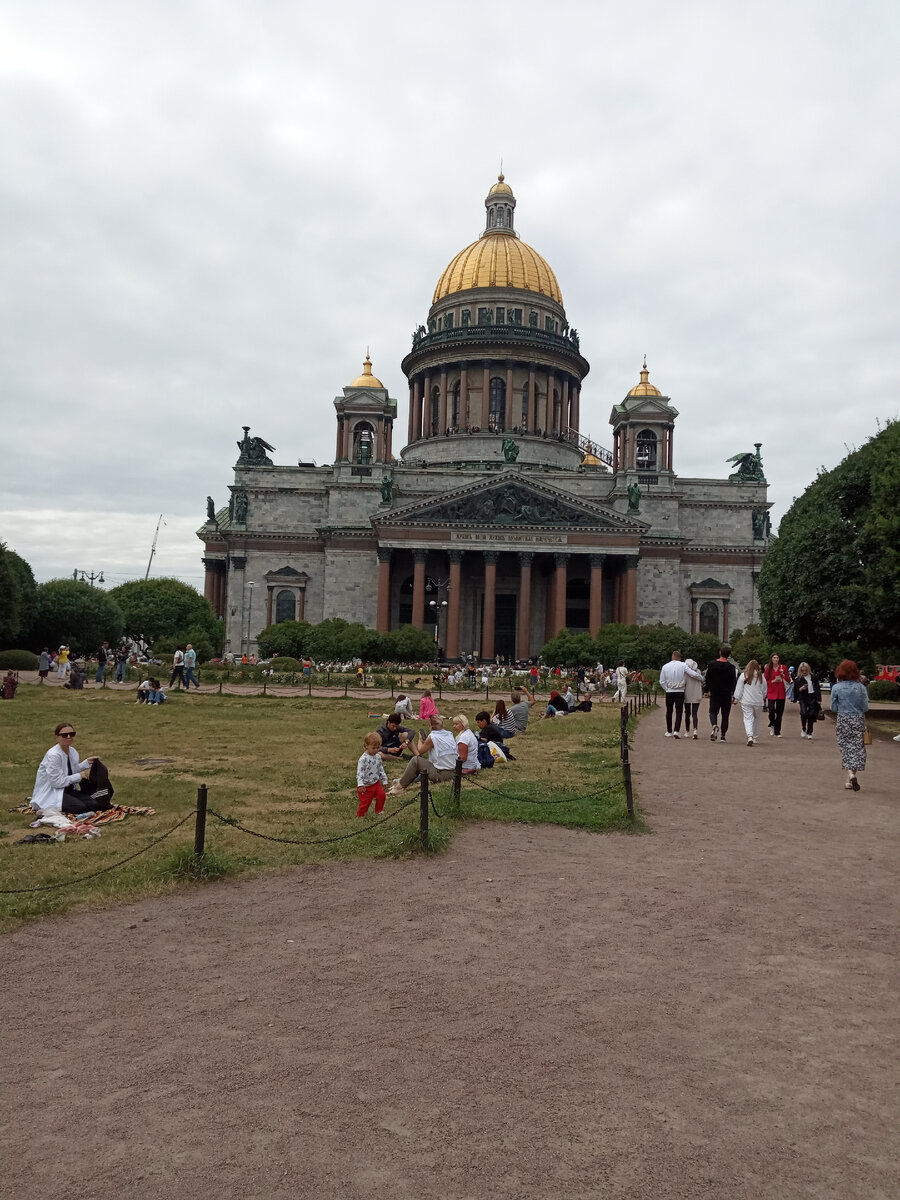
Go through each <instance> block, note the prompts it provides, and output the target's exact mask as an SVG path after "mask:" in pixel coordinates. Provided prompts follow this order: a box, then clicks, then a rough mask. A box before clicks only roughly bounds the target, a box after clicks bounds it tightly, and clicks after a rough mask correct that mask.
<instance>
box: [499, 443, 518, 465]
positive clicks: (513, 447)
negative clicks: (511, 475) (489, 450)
mask: <svg viewBox="0 0 900 1200" xmlns="http://www.w3.org/2000/svg"><path fill="white" fill-rule="evenodd" d="M503 457H504V458H505V459H506V461H507V462H508V463H514V462H515V461H516V459H517V458H518V457H519V447H518V445H517V444H516V443H515V442H514V441H513V440H512V438H504V439H503Z"/></svg>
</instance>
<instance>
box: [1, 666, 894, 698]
mask: <svg viewBox="0 0 900 1200" xmlns="http://www.w3.org/2000/svg"><path fill="white" fill-rule="evenodd" d="M0 657H2V655H0ZM0 665H2V664H0ZM868 690H869V699H870V700H897V699H898V698H900V688H898V687H897V685H896V683H894V682H893V680H891V679H873V680H872V682H871V683H870V684H869V689H868Z"/></svg>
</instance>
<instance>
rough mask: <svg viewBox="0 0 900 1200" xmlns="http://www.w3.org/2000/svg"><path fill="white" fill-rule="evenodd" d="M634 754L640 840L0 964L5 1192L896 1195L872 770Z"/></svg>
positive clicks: (892, 1050) (425, 864) (44, 932)
mask: <svg viewBox="0 0 900 1200" xmlns="http://www.w3.org/2000/svg"><path fill="white" fill-rule="evenodd" d="M797 724H798V722H797V721H796V720H793V721H789V725H790V730H789V732H790V736H789V737H786V738H784V739H782V740H781V741H775V740H774V739H769V738H765V739H764V744H762V745H760V746H759V747H757V748H755V749H753V750H750V749H747V747H746V746H744V744H743V740H742V739H740V738H738V737H735V738H734V740H733V741H730V742H729V744H728V745H727V746H722V745H718V744H715V745H714V744H712V743H710V742H709V741H708V740H707V739H706V738H704V739H703V740H701V741H699V742H685V741H681V742H675V741H674V740H673V739H665V738H663V737H662V728H663V726H662V714H661V712H657V713H654V714H653V715H652V716H650V717H649V718H647V719H645V721H644V722H643V724H642V726H641V728H640V731H639V733H638V735H637V738H636V746H635V754H634V761H635V764H636V780H637V785H638V788H639V792H640V796H641V799H642V802H643V805H644V808H645V811H646V812H647V814H648V821H649V824H650V827H651V829H652V833H650V834H649V835H647V836H642V837H630V836H622V835H602V836H598V835H592V834H588V833H583V832H572V831H567V830H562V829H554V828H535V827H524V826H509V825H497V826H494V825H489V824H478V825H474V824H473V825H471V826H468V827H466V828H465V829H464V830H463V831H462V832H461V833H460V834H459V835H458V836H457V837H456V839H455V840H454V842H453V845H452V848H451V850H450V851H449V852H448V853H447V854H446V855H444V856H442V857H440V858H436V859H433V860H423V859H415V860H410V861H398V862H388V863H360V864H351V865H335V866H329V867H318V868H304V869H296V870H291V871H287V872H283V873H279V874H277V875H274V876H269V877H266V878H264V879H261V880H249V881H243V882H233V883H225V884H221V885H213V886H208V887H205V888H201V889H197V890H193V891H190V892H185V893H184V894H182V895H179V896H177V897H174V898H168V899H165V900H161V901H146V902H142V903H138V904H131V905H127V906H123V907H120V908H118V909H115V910H108V911H106V912H101V913H97V914H92V915H89V916H87V917H85V916H83V915H82V916H80V917H77V918H62V919H56V920H50V921H45V922H40V923H36V924H32V925H29V926H27V927H25V928H23V929H21V930H19V931H18V932H16V933H14V934H12V935H10V936H8V937H6V938H4V939H3V940H2V942H0V953H2V957H3V989H2V996H3V1000H2V1004H3V1010H4V1024H3V1029H4V1031H5V1032H4V1038H3V1051H2V1053H3V1069H2V1072H0V1074H2V1077H3V1079H4V1095H3V1102H2V1105H0V1125H2V1159H3V1169H2V1175H0V1181H2V1182H0V1192H2V1194H3V1195H4V1196H6V1195H9V1196H11V1197H16V1198H17V1200H18V1198H22V1200H26V1198H30V1197H35V1198H38V1197H40V1198H41V1200H55V1198H57V1197H60V1198H61V1197H66V1198H67V1200H81V1198H88V1197H91V1198H97V1200H105V1198H107V1197H110V1198H112V1197H117V1198H120V1200H131V1198H138V1197H140V1198H147V1197H170V1198H174V1200H177V1198H179V1197H183V1196H187V1197H191V1198H192V1200H207V1198H212V1197H216V1198H217V1200H219V1198H223V1197H242V1198H243V1197H277V1198H281V1197H316V1198H323V1200H326V1198H331V1197H335V1198H337V1197H340V1198H345V1197H346V1198H356V1197H367V1198H373V1200H380V1198H388V1197H390V1198H394V1197H399V1198H403V1200H430V1198H432V1197H434V1198H438V1197H441V1198H442V1200H481V1198H483V1197H504V1198H505V1197H509V1198H514V1197H515V1198H519V1200H522V1198H527V1200H531V1198H541V1200H555V1198H557V1197H566V1198H576V1200H580V1198H587V1197H591V1198H594V1197H615V1198H631V1197H635V1198H636V1197H641V1198H644V1197H653V1198H657V1197H659V1198H665V1197H679V1198H681V1197H684V1198H695V1197H728V1198H739V1200H743V1198H747V1200H750V1198H751V1197H752V1198H760V1197H773V1198H774V1197H779V1198H789V1197H815V1198H817V1200H821V1198H823V1197H835V1198H839V1200H850V1198H855V1197H883V1198H891V1200H894V1198H895V1197H897V1196H898V1195H900V1165H898V1149H897V1147H898V1137H897V1130H898V1129H900V1067H898V1054H897V996H898V991H900V970H898V961H897V954H896V951H897V918H898V898H897V885H896V860H897V818H898V812H900V798H898V767H900V745H895V744H894V743H890V742H888V743H879V744H878V745H876V746H875V748H874V751H872V752H870V769H869V770H868V771H867V772H866V774H865V776H863V790H862V792H860V793H859V795H853V794H852V793H849V792H845V791H844V790H843V786H842V784H843V779H842V776H841V774H840V770H839V763H838V758H837V751H836V747H835V744H834V739H833V733H832V732H831V726H830V725H828V726H825V727H823V728H824V730H825V732H824V733H823V734H822V735H820V737H817V739H816V740H815V741H814V742H813V743H807V742H804V741H800V739H799V730H798V729H797V728H796V725H797Z"/></svg>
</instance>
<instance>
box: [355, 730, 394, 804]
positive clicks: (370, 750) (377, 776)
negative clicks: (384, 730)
mask: <svg viewBox="0 0 900 1200" xmlns="http://www.w3.org/2000/svg"><path fill="white" fill-rule="evenodd" d="M380 751H381V737H380V735H379V734H377V733H367V734H366V736H365V737H364V738H363V752H362V754H361V755H360V756H359V762H358V763H357V764H356V794H357V795H358V796H359V808H358V809H357V810H356V815H357V816H358V817H364V816H365V815H366V813H367V812H368V811H369V805H370V804H371V803H372V801H373V800H374V801H375V816H376V817H377V816H379V814H380V813H382V812H383V811H384V802H385V800H386V799H387V793H386V792H385V790H384V789H385V785H386V784H387V781H388V778H387V773H386V771H385V769H384V763H383V762H382V761H381V753H380Z"/></svg>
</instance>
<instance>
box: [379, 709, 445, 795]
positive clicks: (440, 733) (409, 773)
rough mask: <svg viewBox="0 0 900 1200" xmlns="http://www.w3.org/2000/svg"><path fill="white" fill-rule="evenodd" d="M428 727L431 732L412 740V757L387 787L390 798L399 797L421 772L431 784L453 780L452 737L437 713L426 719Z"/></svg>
mask: <svg viewBox="0 0 900 1200" xmlns="http://www.w3.org/2000/svg"><path fill="white" fill-rule="evenodd" d="M429 725H430V727H431V729H430V732H429V733H428V735H427V736H426V737H424V738H423V737H422V736H421V735H419V736H417V737H416V741H415V744H414V746H413V749H414V750H415V757H414V758H413V759H412V760H411V761H410V763H409V765H408V766H407V768H406V770H405V771H404V772H403V774H402V775H401V776H400V778H399V779H398V780H396V781H395V782H394V783H392V784H391V786H390V789H389V794H390V795H391V796H399V795H400V793H401V792H402V791H403V790H404V788H408V787H409V785H410V784H411V783H412V782H413V780H414V779H417V778H418V776H419V775H420V774H423V773H424V774H425V775H427V776H428V778H429V779H430V780H431V782H432V783H443V782H444V781H446V780H448V779H452V778H453V773H454V771H455V770H456V742H455V741H454V740H453V734H452V733H449V732H448V731H447V730H446V729H445V728H444V721H443V718H441V717H439V716H438V715H437V714H435V715H434V716H433V717H431V718H430V719H429ZM422 732H423V733H424V732H425V731H424V730H423V731H422ZM426 755H427V757H426Z"/></svg>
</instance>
